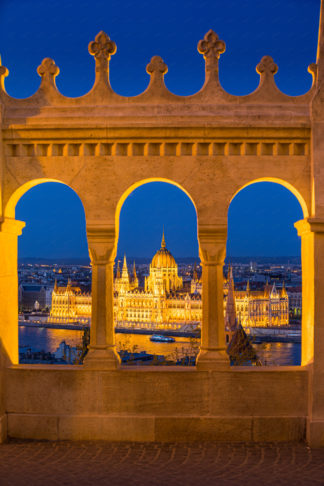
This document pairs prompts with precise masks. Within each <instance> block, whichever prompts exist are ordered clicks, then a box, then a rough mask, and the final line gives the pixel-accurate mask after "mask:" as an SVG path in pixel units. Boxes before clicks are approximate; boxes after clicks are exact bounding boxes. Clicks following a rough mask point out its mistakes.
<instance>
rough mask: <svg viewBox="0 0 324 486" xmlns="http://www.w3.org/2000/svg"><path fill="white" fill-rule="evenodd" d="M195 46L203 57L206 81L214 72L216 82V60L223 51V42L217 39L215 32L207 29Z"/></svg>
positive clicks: (224, 45) (224, 46) (224, 47)
mask: <svg viewBox="0 0 324 486" xmlns="http://www.w3.org/2000/svg"><path fill="white" fill-rule="evenodd" d="M197 48H198V52H199V53H200V54H202V55H203V56H204V59H205V73H206V81H208V80H209V79H210V77H211V75H212V74H214V79H215V80H216V81H217V82H218V60H219V57H220V55H221V54H223V52H225V49H226V44H225V42H224V41H223V40H220V39H219V37H218V35H217V34H216V32H214V31H213V30H209V31H208V32H207V34H205V36H204V38H203V39H202V40H200V41H199V42H198V46H197Z"/></svg>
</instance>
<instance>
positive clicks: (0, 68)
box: [0, 66, 9, 78]
mask: <svg viewBox="0 0 324 486" xmlns="http://www.w3.org/2000/svg"><path fill="white" fill-rule="evenodd" d="M8 74H9V71H8V69H7V68H6V67H5V66H0V77H2V76H3V77H4V78H5V77H6V76H8Z"/></svg>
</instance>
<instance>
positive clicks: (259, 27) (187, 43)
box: [0, 0, 320, 257]
mask: <svg viewBox="0 0 324 486" xmlns="http://www.w3.org/2000/svg"><path fill="white" fill-rule="evenodd" d="M319 5H320V0H284V1H283V0H262V1H260V0H226V1H224V0H200V1H199V2H198V1H196V0H195V1H191V0H190V1H186V2H185V1H174V0H173V1H170V0H166V1H163V2H162V1H152V0H151V1H149V0H145V1H140V0H137V1H136V2H135V1H131V2H130V1H124V2H120V0H118V1H117V0H92V1H91V2H89V1H88V0H87V1H84V0H78V1H76V0H62V1H58V0H52V1H50V0H48V1H46V2H45V1H44V0H41V1H40V0H1V1H0V53H1V55H2V61H3V64H4V65H5V66H6V67H8V69H9V70H10V75H9V77H8V78H7V79H6V88H7V91H8V92H9V94H10V95H11V96H15V97H18V98H19V97H20V98H22V97H26V96H29V95H31V94H32V93H33V92H35V90H36V89H37V87H38V85H39V77H38V75H37V73H36V68H37V66H38V65H39V64H40V63H41V60H42V59H43V58H44V57H52V58H54V60H55V62H56V64H57V65H58V66H59V67H60V70H61V73H60V75H59V76H58V78H57V84H58V87H59V89H60V90H61V91H62V93H64V94H65V95H67V96H80V95H82V94H84V93H85V92H87V91H88V90H89V89H90V88H91V86H92V83H93V79H94V63H93V58H92V56H90V55H89V54H88V51H87V46H88V43H89V41H91V40H93V38H94V37H95V35H96V34H97V32H98V31H99V30H105V31H106V32H107V33H108V34H109V35H110V37H111V38H112V39H113V40H114V41H115V42H116V44H117V54H116V55H115V56H113V58H112V61H111V84H112V86H113V88H114V89H115V90H116V91H117V92H118V93H120V94H123V95H135V94H137V93H139V92H141V91H142V90H144V89H145V87H146V86H147V83H148V75H147V74H146V72H145V66H146V64H147V63H148V62H149V60H150V58H151V57H152V56H153V55H156V54H158V55H161V56H162V57H163V59H164V61H165V62H166V63H167V65H168V67H169V72H168V74H167V75H166V84H167V86H168V87H169V89H171V90H172V91H173V92H175V93H178V94H183V95H186V94H190V93H193V92H195V91H197V90H198V89H199V88H200V87H201V85H202V83H203V78H204V63H203V59H202V56H200V55H199V54H198V52H197V42H198V41H199V40H200V39H201V38H202V37H203V35H204V34H205V33H206V32H207V31H208V30H209V29H210V28H212V29H214V30H215V31H216V32H217V33H218V34H219V35H220V38H221V39H223V40H224V41H225V42H226V45H227V51H226V53H225V54H223V55H222V57H221V61H220V78H221V82H222V84H223V86H224V88H225V89H226V90H227V91H229V92H231V93H235V94H246V93H248V92H251V91H252V90H254V89H255V88H256V86H257V84H258V75H257V74H256V72H255V66H256V65H257V63H258V62H259V61H260V59H261V57H262V56H263V55H266V54H269V55H271V56H272V57H273V58H274V59H275V61H276V63H277V64H278V65H279V72H278V74H277V75H276V81H277V84H278V86H279V87H280V88H281V89H282V90H283V91H285V92H286V93H288V94H291V95H298V94H302V93H304V92H306V91H307V90H308V89H309V87H310V84H311V77H310V75H309V74H308V73H307V66H308V64H310V63H311V62H314V61H315V57H316V47H317V45H316V44H317V30H318V18H319ZM49 187H50V186H46V185H44V186H40V187H37V188H35V189H33V190H32V191H30V193H29V194H26V195H25V196H24V198H22V199H21V201H20V203H19V205H18V207H17V217H18V218H20V219H24V220H26V221H27V223H28V226H29V229H28V228H27V229H26V230H25V231H24V235H23V236H22V237H21V238H20V247H19V248H20V256H38V255H39V256H48V257H59V256H62V257H64V256H76V257H78V256H82V255H83V254H85V253H86V245H85V242H84V241H83V244H78V243H77V242H78V241H80V240H82V239H83V240H84V232H83V233H82V232H81V233H80V234H79V233H77V231H78V230H81V229H82V225H81V224H80V225H79V224H78V223H77V221H78V218H80V221H83V219H82V218H83V217H84V216H83V215H82V210H80V202H79V201H78V199H74V198H75V195H74V194H73V193H72V191H69V190H68V188H65V187H63V186H57V188H56V191H57V192H56V195H55V194H53V193H52V189H49ZM161 187H162V186H161ZM264 187H266V186H264ZM268 187H269V192H268V189H266V190H265V189H262V186H261V185H260V186H258V185H255V186H253V187H250V188H247V189H246V190H244V191H243V192H242V193H240V195H239V196H237V198H235V199H234V201H233V203H232V206H231V208H230V221H229V224H230V232H229V233H230V241H229V252H230V253H231V254H232V255H233V256H234V255H269V256H270V255H296V254H298V252H299V250H298V245H299V244H298V239H297V238H296V236H295V230H294V229H293V228H292V222H293V221H295V220H297V219H299V218H300V217H301V212H300V209H299V206H298V203H297V201H296V200H295V199H294V197H293V196H292V195H290V194H289V193H288V191H286V190H285V189H284V188H282V187H279V186H276V185H268ZM53 189H54V186H53ZM270 189H271V190H270ZM161 190H162V189H161ZM167 190H168V193H167V195H164V198H163V201H165V202H166V206H165V208H164V209H163V210H162V209H161V197H162V196H161V194H160V193H159V191H160V189H159V190H158V191H157V189H156V188H155V189H154V188H152V187H150V186H144V187H143V188H142V189H138V195H137V194H135V193H134V195H133V196H132V197H131V198H130V199H129V200H127V201H126V203H125V206H124V210H123V212H122V215H121V217H122V221H121V237H120V251H121V252H124V251H126V253H127V254H129V255H138V256H140V255H147V256H150V254H152V252H154V250H155V248H156V245H157V243H159V240H160V235H157V233H158V232H160V231H161V230H160V227H162V225H163V223H164V224H165V227H166V231H167V238H168V241H169V247H170V249H171V251H173V253H174V254H175V255H179V256H180V255H184V256H188V255H194V254H196V252H197V245H196V239H195V236H193V235H194V233H195V229H194V228H195V221H194V218H193V216H192V214H193V213H192V207H191V206H190V204H188V203H186V202H183V203H182V200H183V198H184V196H183V195H182V193H181V192H180V191H178V190H177V189H176V188H174V187H171V186H169V187H168V188H167ZM141 191H143V192H141ZM145 191H151V194H153V195H158V194H160V199H159V198H158V199H157V202H156V204H155V205H154V204H153V203H152V204H150V209H151V210H152V213H153V214H154V216H153V220H154V221H155V222H156V225H155V226H154V228H153V229H152V228H151V230H150V229H149V228H150V225H149V224H148V221H149V219H148V215H146V220H145V221H146V223H145V224H144V223H141V222H140V220H138V223H136V222H135V221H134V217H133V216H132V215H134V214H136V215H138V213H139V212H140V211H141V210H142V206H141V202H143V198H144V196H143V194H144V193H145ZM256 197H260V198H263V199H264V201H263V202H262V201H261V199H260V200H259V201H260V202H258V204H257V205H256V206H255V207H257V208H258V210H257V212H255V210H254V211H252V212H251V207H252V205H253V204H255V201H256ZM32 199H34V205H32V204H33V203H32ZM182 204H183V210H181V211H182V212H181V211H180V205H182ZM78 205H79V206H78ZM24 206H25V207H24ZM146 206H147V205H145V204H144V209H145V208H146ZM67 208H68V209H67ZM175 208H177V209H176V211H175ZM246 208H247V209H246ZM283 208H285V209H284V210H283ZM145 210H147V208H146V209H145ZM41 211H43V214H41ZM55 211H56V213H55ZM66 211H69V213H70V214H69V218H66V219H65V218H64V213H66ZM73 211H74V213H73ZM245 211H246V213H245ZM262 211H264V212H263V213H262ZM161 213H162V216H161ZM253 213H254V214H253ZM127 214H128V216H127ZM242 214H246V216H247V218H242ZM71 215H72V219H73V220H74V221H75V227H71V225H70V224H68V221H71V219H70V218H71ZM159 215H160V216H159ZM252 215H253V218H252ZM251 218H252V219H251ZM159 219H160V220H161V221H159ZM188 221H190V222H188ZM40 222H41V223H40ZM55 224H58V226H57V227H56V228H55V230H54V231H52V229H53V228H54V227H55ZM133 224H134V225H135V226H136V225H137V228H140V230H139V231H138V234H137V235H136V234H135V233H134V231H133V229H132V225H133ZM277 225H279V226H277ZM33 228H34V229H33ZM127 228H128V229H127ZM269 228H270V231H269ZM83 231H84V228H83ZM127 231H128V233H127ZM82 234H83V236H82ZM127 235H128V236H127ZM179 235H180V236H179ZM190 235H191V236H190ZM135 242H136V245H137V246H136V245H135ZM149 242H150V243H149Z"/></svg>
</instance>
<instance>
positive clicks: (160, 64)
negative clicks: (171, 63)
mask: <svg viewBox="0 0 324 486" xmlns="http://www.w3.org/2000/svg"><path fill="white" fill-rule="evenodd" d="M146 72H147V73H148V74H158V75H162V74H166V73H167V72H168V66H167V65H166V64H165V62H164V61H163V59H162V57H160V56H153V57H152V59H151V61H150V63H149V64H148V65H147V66H146Z"/></svg>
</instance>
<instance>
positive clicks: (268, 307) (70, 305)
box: [49, 234, 289, 329]
mask: <svg viewBox="0 0 324 486" xmlns="http://www.w3.org/2000/svg"><path fill="white" fill-rule="evenodd" d="M232 286H233V288H234V282H233V275H232V270H231V269H230V270H229V273H228V277H227V279H224V313H225V309H226V301H227V294H228V289H229V288H232ZM234 296H235V308H236V316H237V319H238V322H239V323H241V324H242V326H243V327H266V326H283V325H287V324H288V323H289V299H288V295H287V292H286V289H285V286H284V285H283V287H282V289H281V290H278V289H277V288H276V286H275V284H273V286H270V285H269V284H268V283H266V285H265V288H264V289H263V290H257V291H254V290H253V291H252V290H250V285H249V283H248V284H247V287H246V289H245V290H244V291H237V290H235V292H234ZM90 317H91V294H89V293H87V294H86V293H83V292H82V291H81V289H80V288H79V287H74V286H72V285H71V283H70V282H69V283H68V285H67V286H66V287H58V286H57V284H56V283H55V287H54V290H53V293H52V307H51V313H50V318H49V319H50V321H51V322H61V323H67V322H89V321H90ZM114 319H115V326H118V327H125V328H135V327H136V328H147V329H156V328H161V329H163V328H170V329H180V328H182V327H183V326H186V325H188V324H195V325H196V326H197V325H199V323H200V322H201V319H202V280H201V278H199V277H198V274H197V270H196V268H195V269H194V271H193V277H192V280H191V283H190V287H187V286H184V283H183V280H182V278H181V277H180V276H179V275H178V265H177V263H176V261H175V259H174V257H173V256H172V254H171V253H170V251H169V250H168V249H167V248H166V243H165V238H164V234H163V236H162V242H161V248H160V249H159V250H158V251H157V252H156V254H155V255H154V257H153V259H152V261H151V264H150V271H149V275H148V276H147V277H145V282H144V287H140V285H139V281H138V277H137V273H136V266H135V263H134V265H133V269H132V274H131V275H130V273H129V271H128V267H127V262H126V257H124V262H123V267H122V269H120V267H119V263H118V264H117V269H116V274H115V278H114Z"/></svg>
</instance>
